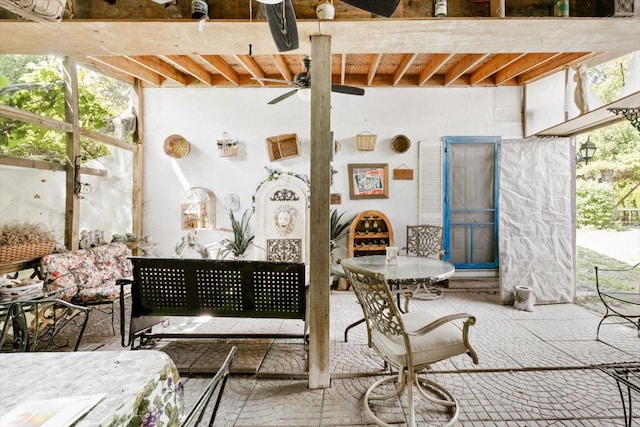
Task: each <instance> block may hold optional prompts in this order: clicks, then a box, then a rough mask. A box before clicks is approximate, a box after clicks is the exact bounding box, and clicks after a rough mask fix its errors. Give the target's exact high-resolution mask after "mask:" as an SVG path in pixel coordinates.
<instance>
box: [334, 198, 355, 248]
mask: <svg viewBox="0 0 640 427" xmlns="http://www.w3.org/2000/svg"><path fill="white" fill-rule="evenodd" d="M345 213H346V212H342V213H341V214H338V210H337V209H332V210H331V230H330V236H329V239H330V240H329V243H330V250H331V253H333V250H334V249H335V248H337V247H338V243H337V242H338V240H340V239H341V238H343V237H344V236H346V235H347V234H349V229H350V228H351V223H352V222H353V220H354V219H355V218H356V217H355V215H354V216H353V217H351V218H349V219H347V220H345V221H343V222H340V220H341V219H342V216H343V215H344V214H345Z"/></svg>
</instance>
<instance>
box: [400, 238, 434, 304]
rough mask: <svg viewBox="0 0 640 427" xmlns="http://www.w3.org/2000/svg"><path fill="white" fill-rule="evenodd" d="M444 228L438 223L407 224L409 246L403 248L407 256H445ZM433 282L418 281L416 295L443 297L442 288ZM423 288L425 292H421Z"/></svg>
mask: <svg viewBox="0 0 640 427" xmlns="http://www.w3.org/2000/svg"><path fill="white" fill-rule="evenodd" d="M442 231H443V228H442V227H440V226H438V225H407V246H406V247H404V248H402V249H404V250H405V251H406V254H407V256H418V257H423V258H436V257H437V258H438V259H440V260H441V259H442V258H443V257H444V250H443V249H442ZM432 284H433V283H431V282H425V281H420V282H416V287H415V292H414V294H415V295H418V296H422V298H423V299H437V298H440V297H442V290H441V289H438V288H436V287H434V286H430V285H432ZM421 289H422V290H423V291H424V293H421V292H419V291H420V290H421Z"/></svg>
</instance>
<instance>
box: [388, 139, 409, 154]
mask: <svg viewBox="0 0 640 427" xmlns="http://www.w3.org/2000/svg"><path fill="white" fill-rule="evenodd" d="M409 147H411V140H410V139H409V138H407V137H406V136H405V135H396V136H394V137H393V138H391V149H392V150H393V151H395V152H396V153H404V152H406V151H407V150H408V149H409Z"/></svg>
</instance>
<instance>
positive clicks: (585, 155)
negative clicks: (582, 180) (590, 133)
mask: <svg viewBox="0 0 640 427" xmlns="http://www.w3.org/2000/svg"><path fill="white" fill-rule="evenodd" d="M596 149H597V147H596V144H594V143H593V142H591V137H588V138H587V142H585V143H583V144H582V145H581V146H580V150H579V151H578V161H581V160H584V162H585V163H586V164H589V160H591V158H593V155H594V154H595V152H596Z"/></svg>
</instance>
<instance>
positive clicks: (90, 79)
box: [0, 55, 131, 162]
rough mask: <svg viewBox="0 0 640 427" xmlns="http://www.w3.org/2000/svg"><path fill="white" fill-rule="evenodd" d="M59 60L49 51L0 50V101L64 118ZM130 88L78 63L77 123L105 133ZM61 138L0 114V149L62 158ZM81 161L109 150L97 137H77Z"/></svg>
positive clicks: (122, 107) (17, 154) (123, 105)
mask: <svg viewBox="0 0 640 427" xmlns="http://www.w3.org/2000/svg"><path fill="white" fill-rule="evenodd" d="M61 76H62V61H61V60H60V59H59V58H56V57H52V56H28V55H0V103H3V104H5V105H9V106H11V107H14V108H18V109H20V110H24V111H29V112H31V113H34V114H38V115H42V116H45V117H49V118H52V119H56V120H60V121H65V99H64V82H63V80H62V77H61ZM130 91H131V87H130V86H128V85H126V84H124V83H122V82H117V81H114V80H113V79H110V78H107V77H106V76H103V75H101V74H99V73H96V72H94V71H92V70H89V69H86V68H82V67H78V100H79V117H80V126H81V127H83V128H85V129H89V130H93V131H100V132H109V131H111V130H112V128H111V118H113V117H116V116H118V115H119V114H121V113H122V112H123V111H124V110H125V109H126V108H127V105H128V99H129V92H130ZM65 147H66V137H65V134H64V133H63V132H58V131H53V130H49V129H45V128H42V127H40V126H36V125H32V124H29V123H24V122H21V121H18V120H10V119H4V118H0V153H2V154H5V155H9V156H14V157H32V158H33V157H35V158H43V159H47V160H54V161H59V162H64V160H65V153H66V148H65ZM80 147H81V153H82V154H81V156H82V159H83V160H85V161H86V160H89V159H93V158H98V157H102V156H105V155H107V154H109V150H108V148H107V147H106V146H105V145H104V144H102V143H99V142H96V141H93V140H90V139H86V138H81V139H80Z"/></svg>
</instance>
